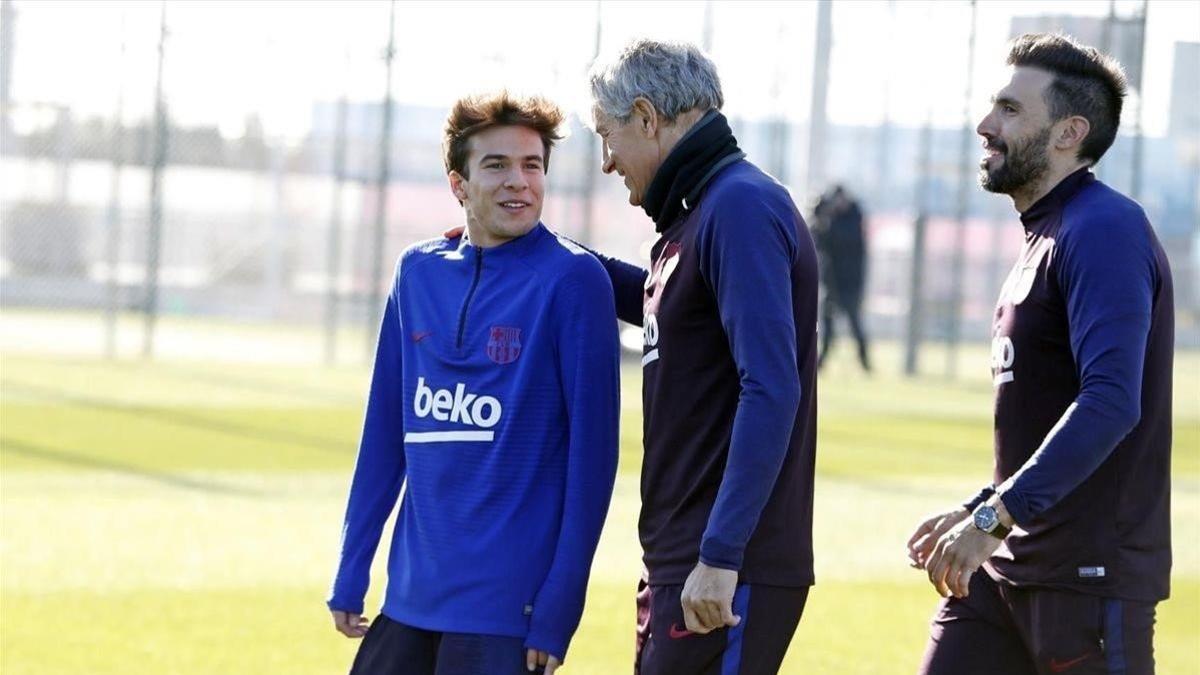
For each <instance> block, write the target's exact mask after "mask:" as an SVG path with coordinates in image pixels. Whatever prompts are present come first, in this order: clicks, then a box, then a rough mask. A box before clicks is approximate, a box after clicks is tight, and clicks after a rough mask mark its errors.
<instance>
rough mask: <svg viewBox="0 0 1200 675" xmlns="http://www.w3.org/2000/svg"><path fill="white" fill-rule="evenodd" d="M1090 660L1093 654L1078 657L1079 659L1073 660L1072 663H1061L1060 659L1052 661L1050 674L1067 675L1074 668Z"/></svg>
mask: <svg viewBox="0 0 1200 675" xmlns="http://www.w3.org/2000/svg"><path fill="white" fill-rule="evenodd" d="M1090 658H1092V655H1091V654H1084V655H1083V656H1077V657H1075V658H1073V659H1071V660H1070V661H1059V660H1058V659H1050V672H1053V673H1065V672H1066V671H1068V670H1070V669H1072V668H1074V667H1075V666H1077V665H1079V664H1081V663H1083V662H1084V661H1087V660H1088V659H1090Z"/></svg>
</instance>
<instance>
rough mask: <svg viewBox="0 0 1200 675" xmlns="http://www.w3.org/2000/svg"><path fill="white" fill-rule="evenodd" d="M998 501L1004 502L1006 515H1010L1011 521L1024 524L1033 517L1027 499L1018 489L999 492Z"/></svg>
mask: <svg viewBox="0 0 1200 675" xmlns="http://www.w3.org/2000/svg"><path fill="white" fill-rule="evenodd" d="M1000 501H1002V502H1004V508H1005V509H1008V515H1010V516H1012V519H1013V523H1015V524H1017V525H1024V524H1025V523H1028V522H1029V521H1030V520H1032V519H1033V514H1032V513H1030V509H1029V501H1028V500H1027V499H1025V498H1024V497H1023V496H1022V495H1021V493H1020V492H1019V491H1017V490H1013V489H1008V490H1005V491H1003V492H1001V493H1000Z"/></svg>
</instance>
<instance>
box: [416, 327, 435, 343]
mask: <svg viewBox="0 0 1200 675" xmlns="http://www.w3.org/2000/svg"><path fill="white" fill-rule="evenodd" d="M430 335H433V333H431V332H429V331H427V330H414V331H413V333H412V341H413V342H420V341H421V340H424V339H425V338H427V337H429V336H430Z"/></svg>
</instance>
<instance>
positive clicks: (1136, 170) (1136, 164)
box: [1129, 0, 1150, 201]
mask: <svg viewBox="0 0 1200 675" xmlns="http://www.w3.org/2000/svg"><path fill="white" fill-rule="evenodd" d="M1149 9H1150V2H1149V0H1142V11H1141V15H1140V16H1139V20H1138V44H1137V49H1138V51H1139V52H1141V56H1140V58H1138V67H1137V82H1138V96H1137V107H1136V108H1134V118H1133V119H1134V122H1133V162H1132V166H1131V167H1130V171H1131V173H1132V174H1133V175H1132V176H1131V177H1130V183H1129V196H1130V198H1132V199H1134V200H1135V201H1136V200H1138V199H1141V196H1142V158H1143V154H1144V150H1143V145H1144V143H1143V136H1144V133H1143V130H1142V108H1143V102H1144V101H1145V99H1146V82H1145V80H1144V79H1143V78H1144V77H1145V75H1146V13H1147V11H1148V10H1149Z"/></svg>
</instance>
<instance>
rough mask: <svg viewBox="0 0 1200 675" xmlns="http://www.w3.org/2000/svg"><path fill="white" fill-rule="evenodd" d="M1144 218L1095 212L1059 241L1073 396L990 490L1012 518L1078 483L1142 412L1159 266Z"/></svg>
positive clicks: (1039, 508) (1030, 513)
mask: <svg viewBox="0 0 1200 675" xmlns="http://www.w3.org/2000/svg"><path fill="white" fill-rule="evenodd" d="M1148 227H1149V225H1148V224H1146V223H1145V220H1144V218H1143V219H1141V220H1140V222H1137V223H1128V222H1125V223H1116V222H1111V221H1109V222H1106V221H1104V220H1101V219H1096V220H1093V221H1091V222H1089V224H1088V227H1087V228H1086V229H1085V230H1084V229H1080V230H1075V231H1073V232H1065V233H1064V234H1065V235H1067V236H1060V238H1059V241H1058V243H1057V245H1056V253H1057V254H1058V255H1059V256H1060V259H1059V261H1058V264H1059V268H1058V270H1057V279H1058V284H1059V287H1060V288H1061V289H1062V291H1063V296H1064V298H1065V301H1066V309H1067V321H1068V325H1069V328H1070V336H1071V352H1072V354H1073V355H1074V357H1075V364H1076V368H1077V369H1078V374H1079V394H1078V396H1076V397H1075V400H1074V402H1072V403H1071V405H1070V406H1069V407H1068V408H1067V410H1066V412H1065V413H1063V415H1062V417H1061V418H1059V420H1058V423H1057V424H1055V425H1054V428H1053V429H1052V430H1051V431H1050V433H1049V434H1048V435H1047V436H1046V438H1045V440H1044V441H1042V445H1041V447H1039V448H1038V449H1037V451H1036V452H1034V454H1033V456H1032V457H1030V458H1029V460H1028V461H1027V462H1025V465H1024V466H1022V467H1021V469H1020V470H1019V471H1017V473H1016V474H1014V475H1013V476H1012V477H1010V478H1009V479H1008V480H1007V481H1005V482H1004V483H1003V484H1002V485H1001V486H999V487H998V488H997V489H996V491H997V492H998V493H999V494H1000V495H1001V499H1003V500H1004V506H1005V507H1006V508H1007V509H1008V512H1009V514H1011V515H1012V517H1013V519H1014V520H1015V521H1016V522H1017V523H1018V524H1025V523H1029V522H1030V521H1031V520H1032V519H1034V518H1036V517H1037V516H1038V515H1039V514H1041V513H1042V512H1044V511H1045V510H1046V509H1049V508H1050V507H1052V506H1054V505H1055V504H1056V503H1058V501H1059V500H1060V499H1062V498H1063V497H1064V496H1066V495H1067V494H1068V493H1070V492H1071V491H1072V490H1074V489H1075V488H1076V487H1078V486H1079V484H1080V483H1082V482H1083V481H1084V480H1085V479H1086V478H1087V477H1088V476H1090V475H1091V474H1092V472H1093V471H1095V470H1096V468H1097V467H1099V466H1100V464H1101V463H1103V462H1104V460H1105V459H1107V458H1108V456H1109V454H1110V453H1111V452H1112V451H1113V448H1115V447H1116V445H1117V443H1119V442H1120V441H1121V439H1123V438H1124V437H1125V435H1126V434H1128V433H1129V432H1130V431H1131V430H1132V429H1133V427H1134V426H1136V425H1137V422H1138V420H1139V418H1140V417H1141V389H1142V367H1143V365H1144V363H1145V354H1146V340H1147V336H1148V335H1149V332H1150V313H1151V309H1152V306H1153V302H1154V287H1155V279H1156V267H1155V258H1154V253H1153V250H1152V249H1151V247H1150V239H1149V237H1148V236H1147V234H1146V229H1145V228H1148Z"/></svg>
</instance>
